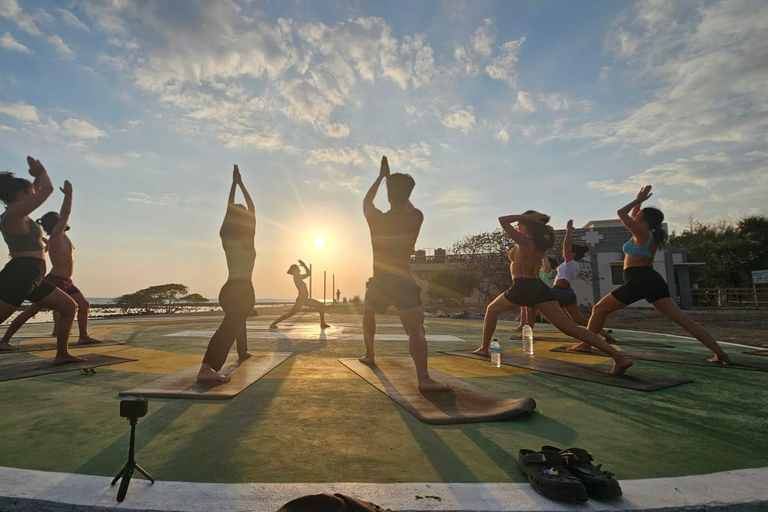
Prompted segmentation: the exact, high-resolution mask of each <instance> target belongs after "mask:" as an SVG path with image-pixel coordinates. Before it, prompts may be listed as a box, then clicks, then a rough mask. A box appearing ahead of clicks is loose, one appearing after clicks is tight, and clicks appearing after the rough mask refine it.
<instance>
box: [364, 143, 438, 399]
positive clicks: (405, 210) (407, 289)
mask: <svg viewBox="0 0 768 512" xmlns="http://www.w3.org/2000/svg"><path fill="white" fill-rule="evenodd" d="M385 179H386V180H387V199H388V200H389V204H390V208H389V211H387V212H382V211H381V210H379V209H378V208H376V206H374V204H373V200H374V199H375V198H376V194H377V193H378V191H379V186H380V185H381V182H382V181H384V180H385ZM415 186H416V182H415V181H414V180H413V178H412V177H411V176H409V175H408V174H400V173H396V174H390V172H389V162H387V157H386V156H383V157H381V167H380V169H379V177H378V178H376V181H374V182H373V185H371V188H370V189H369V190H368V193H367V194H365V198H364V199H363V214H364V215H365V220H366V221H367V222H368V228H369V230H370V233H371V246H372V247H373V277H371V278H370V279H369V280H368V282H367V283H366V285H365V301H364V304H365V305H364V312H363V339H364V340H365V356H364V357H361V358H360V361H361V362H362V363H365V364H369V365H375V364H376V362H375V351H374V337H375V335H376V313H386V311H387V308H388V307H389V306H390V305H394V306H395V309H397V314H398V315H399V316H400V322H401V323H402V324H403V328H404V329H405V332H406V333H407V334H408V344H409V349H410V353H411V357H412V358H413V362H414V365H415V366H416V378H417V379H418V385H419V390H420V391H449V390H450V389H451V388H450V386H447V385H445V384H442V383H440V382H437V381H436V380H433V379H432V378H431V377H430V376H429V368H428V367H427V339H426V336H425V333H424V308H423V307H422V304H421V288H419V285H418V284H417V283H416V280H415V279H414V278H413V275H411V254H413V251H414V248H415V246H416V239H417V238H418V237H419V231H420V230H421V224H422V222H424V215H423V214H422V213H421V211H419V210H417V209H416V208H414V206H413V204H411V201H410V197H411V192H413V188H414V187H415Z"/></svg>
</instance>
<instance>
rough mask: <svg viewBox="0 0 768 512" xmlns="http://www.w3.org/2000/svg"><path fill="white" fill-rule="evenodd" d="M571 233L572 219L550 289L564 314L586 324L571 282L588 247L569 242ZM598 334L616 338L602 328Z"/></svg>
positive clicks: (567, 228)
mask: <svg viewBox="0 0 768 512" xmlns="http://www.w3.org/2000/svg"><path fill="white" fill-rule="evenodd" d="M572 235H573V220H569V221H568V225H567V226H566V228H565V238H564V239H563V262H562V263H561V264H560V265H558V267H557V276H556V277H555V284H554V286H553V287H552V291H553V292H554V294H555V298H556V299H557V303H558V304H560V307H561V308H563V310H565V312H566V314H567V315H568V316H569V317H571V320H573V322H574V323H575V324H576V325H583V326H584V327H586V326H587V319H586V318H584V315H582V314H581V310H580V309H579V302H578V300H577V299H576V292H574V291H573V288H572V287H571V283H572V282H573V281H574V280H575V279H576V277H577V276H578V275H579V272H581V266H580V265H579V264H580V263H581V260H582V259H583V258H584V255H585V254H587V252H588V251H589V247H587V246H586V245H574V244H572V242H571V238H572ZM600 334H601V335H602V336H603V338H605V341H607V342H608V343H616V340H615V339H614V338H613V336H611V335H610V334H608V333H607V332H606V331H605V330H604V329H601V330H600Z"/></svg>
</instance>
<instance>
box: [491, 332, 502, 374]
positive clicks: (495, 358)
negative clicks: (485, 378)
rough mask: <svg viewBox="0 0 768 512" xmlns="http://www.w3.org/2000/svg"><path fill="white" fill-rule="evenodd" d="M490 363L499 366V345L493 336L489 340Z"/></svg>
mask: <svg viewBox="0 0 768 512" xmlns="http://www.w3.org/2000/svg"><path fill="white" fill-rule="evenodd" d="M491 364H492V365H493V366H494V367H495V368H501V345H499V340H498V339H497V338H493V341H492V342H491Z"/></svg>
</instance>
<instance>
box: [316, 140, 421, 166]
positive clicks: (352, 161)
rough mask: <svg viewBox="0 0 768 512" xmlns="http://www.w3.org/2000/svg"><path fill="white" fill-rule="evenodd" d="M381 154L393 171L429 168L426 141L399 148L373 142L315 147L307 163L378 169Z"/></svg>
mask: <svg viewBox="0 0 768 512" xmlns="http://www.w3.org/2000/svg"><path fill="white" fill-rule="evenodd" d="M382 155H387V159H388V160H389V164H390V167H391V168H392V169H393V171H394V172H399V171H395V169H401V170H403V171H406V172H407V171H409V170H412V169H416V170H429V169H430V163H429V162H430V158H431V157H432V150H431V149H430V147H429V144H427V143H426V142H414V143H413V144H411V145H410V146H406V147H400V148H390V147H386V146H377V145H373V144H364V145H362V146H358V147H350V146H345V147H343V148H315V149H313V150H311V151H310V152H309V157H308V158H307V163H308V164H314V165H325V164H333V165H336V166H352V167H357V168H363V167H365V168H368V167H371V168H375V169H378V166H379V162H380V161H381V156H382Z"/></svg>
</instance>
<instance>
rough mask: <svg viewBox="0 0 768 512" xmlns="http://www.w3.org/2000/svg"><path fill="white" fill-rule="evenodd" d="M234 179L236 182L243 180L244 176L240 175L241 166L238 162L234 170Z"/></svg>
mask: <svg viewBox="0 0 768 512" xmlns="http://www.w3.org/2000/svg"><path fill="white" fill-rule="evenodd" d="M232 181H234V182H235V183H242V182H243V178H242V176H240V168H239V167H238V166H237V164H235V168H234V170H233V171H232Z"/></svg>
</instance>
